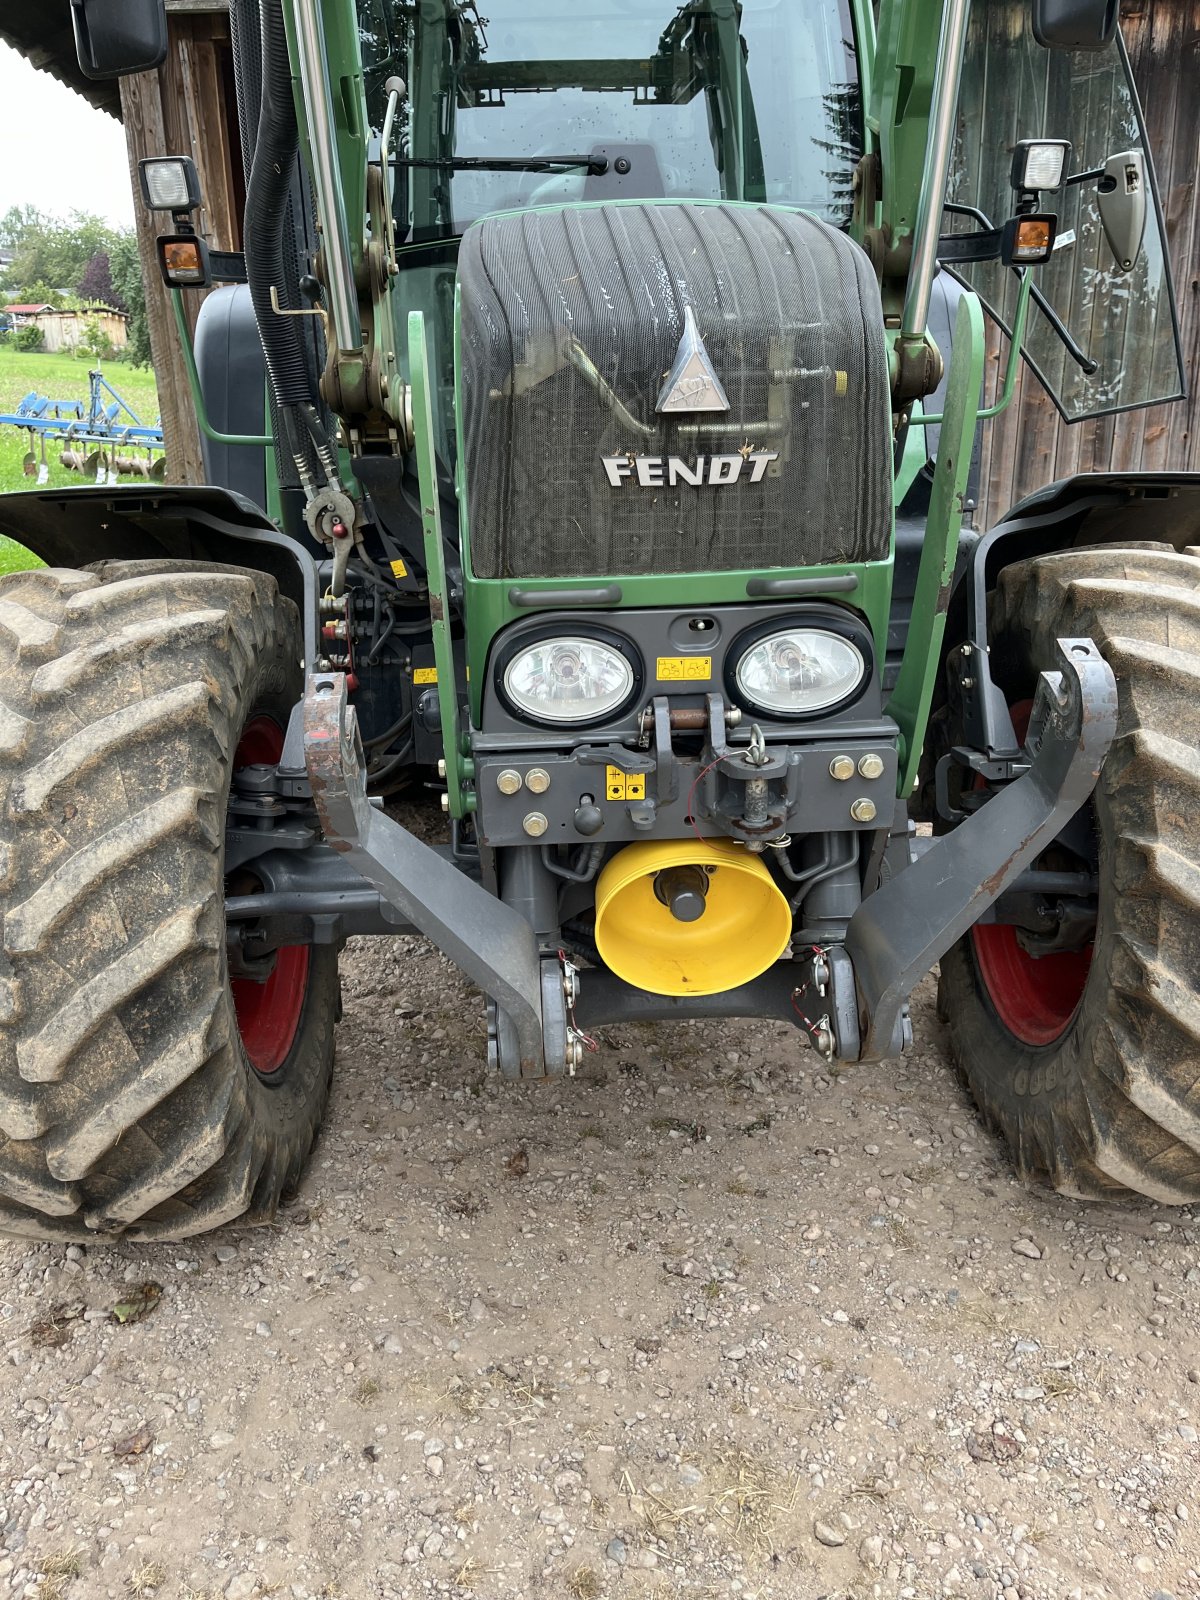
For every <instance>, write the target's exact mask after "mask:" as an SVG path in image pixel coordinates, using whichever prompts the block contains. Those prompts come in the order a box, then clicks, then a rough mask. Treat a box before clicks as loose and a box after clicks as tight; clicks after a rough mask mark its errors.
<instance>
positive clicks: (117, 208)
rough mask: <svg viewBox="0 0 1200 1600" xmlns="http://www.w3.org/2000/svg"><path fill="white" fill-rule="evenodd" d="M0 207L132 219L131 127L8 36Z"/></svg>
mask: <svg viewBox="0 0 1200 1600" xmlns="http://www.w3.org/2000/svg"><path fill="white" fill-rule="evenodd" d="M0 3H2V0H0ZM0 152H3V157H2V159H0V213H3V212H5V211H7V210H8V208H9V207H10V206H17V205H35V206H37V207H38V209H39V210H40V211H45V212H48V213H50V214H51V215H57V216H66V215H67V214H68V213H69V212H71V211H76V210H77V211H94V212H97V213H99V215H100V216H102V217H104V218H106V219H107V221H109V222H110V223H111V224H112V225H113V226H114V227H132V225H133V196H132V194H131V193H130V188H129V166H128V161H127V157H126V154H125V134H124V131H123V129H122V127H121V124H120V123H119V122H118V121H117V120H116V118H115V117H110V116H108V115H106V113H105V112H103V111H96V110H94V109H93V108H92V107H91V106H90V105H89V104H88V102H87V101H86V100H85V99H84V98H83V96H82V95H78V94H76V93H75V91H74V90H73V89H68V88H67V87H66V85H65V84H62V83H59V81H58V79H57V78H52V77H51V76H50V74H49V73H48V72H38V71H37V69H36V68H34V67H31V66H30V65H29V63H28V62H27V61H26V60H25V58H24V57H23V56H21V55H18V53H17V52H16V51H15V50H13V49H12V48H11V47H10V46H9V45H6V44H0Z"/></svg>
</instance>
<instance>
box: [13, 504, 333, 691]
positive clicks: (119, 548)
mask: <svg viewBox="0 0 1200 1600" xmlns="http://www.w3.org/2000/svg"><path fill="white" fill-rule="evenodd" d="M0 534H2V535H4V536H5V537H6V538H9V539H13V540H15V541H16V543H17V544H20V545H24V547H25V549H27V550H32V552H33V553H34V555H35V556H38V557H39V558H40V559H41V560H42V561H44V562H45V563H46V565H47V566H48V567H86V566H90V565H91V564H92V563H93V562H95V561H161V560H164V559H165V560H174V561H214V562H218V563H219V564H221V565H222V566H230V567H250V568H253V569H254V570H255V571H258V572H265V573H267V574H268V575H269V576H270V577H272V578H274V579H275V581H276V583H278V585H279V588H280V590H281V591H282V593H284V594H285V595H287V597H288V599H289V600H293V601H295V603H296V606H297V607H298V609H299V611H300V616H301V618H302V620H303V625H304V645H305V652H306V654H307V656H308V658H309V659H310V660H312V659H315V657H316V654H317V649H316V644H317V596H318V594H319V589H318V586H317V568H316V559H315V555H314V551H313V550H312V549H308V548H306V547H305V546H304V545H303V544H301V543H300V541H299V540H298V539H293V538H291V537H290V536H289V535H288V534H286V533H281V532H280V531H279V529H278V528H277V527H276V526H275V524H274V523H273V522H272V521H271V519H270V518H269V517H268V516H267V515H266V513H265V512H264V511H262V510H260V508H259V507H258V506H256V505H255V504H254V502H253V501H252V500H248V499H247V498H246V497H245V496H244V495H240V494H237V493H235V492H234V491H233V490H230V489H218V488H212V487H191V486H189V485H186V484H178V485H173V484H158V485H155V486H154V487H148V486H145V485H142V486H140V487H139V486H136V485H135V486H131V487H129V488H120V487H118V488H99V487H97V488H78V489H75V488H70V489H42V490H35V491H33V492H30V491H25V492H19V493H16V494H0Z"/></svg>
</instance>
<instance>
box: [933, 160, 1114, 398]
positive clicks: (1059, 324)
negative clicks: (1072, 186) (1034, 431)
mask: <svg viewBox="0 0 1200 1600" xmlns="http://www.w3.org/2000/svg"><path fill="white" fill-rule="evenodd" d="M1087 176H1089V174H1086V173H1081V174H1079V178H1078V181H1080V182H1082V180H1083V178H1084V177H1087ZM1090 176H1092V177H1095V176H1097V174H1095V173H1092V174H1090ZM1099 176H1100V177H1103V176H1104V173H1103V171H1101V172H1100V173H1099ZM1076 181H1077V180H1076V179H1075V178H1068V179H1067V182H1068V183H1074V182H1076ZM943 210H945V211H952V212H953V213H954V214H955V216H959V217H971V218H972V219H973V220H974V221H976V222H978V223H979V225H980V226H981V227H983V228H987V229H988V230H989V231H991V232H995V229H993V228H992V219H991V218H990V217H989V216H988V214H987V213H986V211H981V210H980V209H979V207H978V206H968V205H962V204H960V203H959V202H958V201H956V200H947V201H946V204H945V206H944V207H943ZM968 237H969V236H968ZM1012 271H1013V272H1015V273H1016V274H1017V277H1018V278H1020V277H1021V276H1022V275H1023V273H1024V272H1026V271H1028V269H1027V268H1022V267H1013V268H1012ZM960 281H961V280H960ZM1029 298H1030V299H1031V300H1032V301H1033V303H1034V305H1035V306H1036V307H1037V308H1038V310H1039V311H1040V312H1041V313H1042V315H1043V316H1044V317H1045V319H1046V321H1047V322H1048V323H1049V324H1050V326H1051V327H1052V328H1053V329H1054V332H1055V333H1056V334H1057V335H1058V338H1059V341H1060V342H1061V344H1062V347H1063V349H1064V350H1065V351H1066V352H1067V354H1068V355H1069V356H1070V358H1071V360H1072V361H1074V363H1075V364H1076V366H1077V367H1079V369H1080V370H1081V371H1082V372H1086V373H1087V375H1088V377H1089V378H1090V377H1091V375H1092V374H1093V373H1094V372H1098V371H1099V369H1100V363H1099V362H1098V361H1093V360H1092V358H1091V356H1089V355H1088V354H1087V353H1086V352H1085V351H1084V350H1081V349H1080V347H1079V346H1078V345H1077V344H1076V343H1075V340H1074V338H1073V337H1072V335H1071V330H1070V329H1069V328H1068V327H1067V325H1066V323H1065V322H1064V321H1063V320H1062V318H1061V317H1060V316H1059V314H1058V312H1057V311H1055V309H1054V307H1053V306H1052V305H1051V304H1050V302H1049V300H1047V299H1046V296H1045V295H1044V294H1043V293H1042V291H1041V290H1040V289H1039V288H1038V287H1037V285H1036V284H1034V283H1031V284H1030V286H1029Z"/></svg>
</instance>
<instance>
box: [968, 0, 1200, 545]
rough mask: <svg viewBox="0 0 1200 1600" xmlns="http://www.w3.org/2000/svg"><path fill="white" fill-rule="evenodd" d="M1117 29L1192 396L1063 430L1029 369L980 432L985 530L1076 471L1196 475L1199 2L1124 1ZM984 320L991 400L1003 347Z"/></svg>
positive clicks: (978, 518) (1199, 460) (1199, 448)
mask: <svg viewBox="0 0 1200 1600" xmlns="http://www.w3.org/2000/svg"><path fill="white" fill-rule="evenodd" d="M1121 27H1122V31H1123V33H1124V36H1125V43H1126V45H1127V47H1128V50H1129V56H1130V60H1131V62H1132V65H1133V70H1134V74H1135V76H1136V79H1137V86H1138V93H1139V95H1140V97H1141V102H1142V111H1143V115H1144V116H1145V120H1146V132H1147V136H1148V140H1149V144H1150V149H1151V152H1152V154H1153V157H1154V163H1155V167H1156V169H1157V172H1158V181H1159V189H1160V193H1161V196H1162V205H1163V214H1164V217H1165V220H1166V227H1167V240H1168V247H1169V250H1170V256H1171V269H1172V272H1173V274H1174V278H1175V290H1176V296H1177V300H1178V311H1179V321H1180V328H1181V332H1182V338H1183V356H1184V369H1185V372H1186V373H1187V380H1188V387H1189V390H1190V396H1189V398H1188V399H1187V400H1186V401H1178V402H1176V403H1174V404H1172V405H1164V406H1151V407H1148V408H1147V409H1146V410H1143V411H1128V412H1125V413H1123V414H1121V415H1118V416H1112V417H1101V418H1099V419H1097V420H1096V421H1094V422H1077V423H1073V424H1070V425H1068V424H1066V423H1064V422H1063V421H1062V419H1061V418H1060V416H1059V414H1058V412H1057V411H1056V410H1055V408H1054V406H1053V405H1052V403H1051V401H1050V399H1049V397H1048V396H1047V395H1046V393H1045V391H1044V390H1043V388H1042V386H1041V384H1039V383H1038V381H1037V379H1036V378H1035V377H1034V376H1033V375H1032V373H1030V372H1029V371H1028V370H1026V369H1024V368H1023V369H1022V372H1021V377H1020V379H1019V381H1018V385H1017V391H1016V395H1015V397H1014V400H1013V404H1012V406H1011V407H1010V408H1009V410H1008V411H1007V412H1005V413H1003V414H1002V415H1001V416H1000V417H999V418H998V419H997V420H996V421H995V422H993V423H991V424H985V427H984V440H983V465H982V477H981V483H980V505H979V509H978V511H977V512H976V515H975V519H974V520H975V525H976V526H977V527H980V528H986V527H989V526H991V525H992V524H993V523H994V522H996V521H997V520H998V519H999V518H1000V517H1001V516H1002V515H1003V513H1004V512H1005V511H1006V510H1007V509H1008V507H1009V506H1011V505H1013V504H1014V502H1015V501H1017V500H1019V499H1020V498H1021V497H1022V495H1025V494H1029V493H1031V492H1032V491H1033V490H1035V489H1040V488H1042V487H1044V486H1045V485H1046V484H1048V483H1052V482H1053V481H1054V480H1055V479H1056V478H1065V477H1069V476H1070V475H1071V474H1072V473H1074V472H1109V471H1121V470H1124V469H1127V468H1135V467H1142V468H1144V469H1146V470H1147V471H1163V470H1186V471H1191V472H1197V471H1200V401H1198V400H1197V389H1200V195H1198V189H1200V185H1198V183H1197V166H1198V165H1200V0H1123V3H1122V6H1121ZM988 327H989V329H990V330H991V332H992V335H993V338H992V343H991V345H990V348H989V351H988V364H987V378H986V380H985V381H986V385H987V390H988V400H989V402H990V401H991V400H992V399H993V398H994V397H995V395H996V391H997V389H998V387H999V379H1000V376H1001V374H1002V372H1003V362H1004V349H1003V341H1002V340H1001V339H1000V338H999V336H998V335H996V334H995V330H994V328H993V327H992V324H991V323H990V321H989V323H988Z"/></svg>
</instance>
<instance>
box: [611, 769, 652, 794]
mask: <svg viewBox="0 0 1200 1600" xmlns="http://www.w3.org/2000/svg"><path fill="white" fill-rule="evenodd" d="M604 795H605V798H606V799H608V800H644V799H645V798H646V774H645V773H644V772H622V771H621V769H620V767H606V768H605V769H604Z"/></svg>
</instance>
